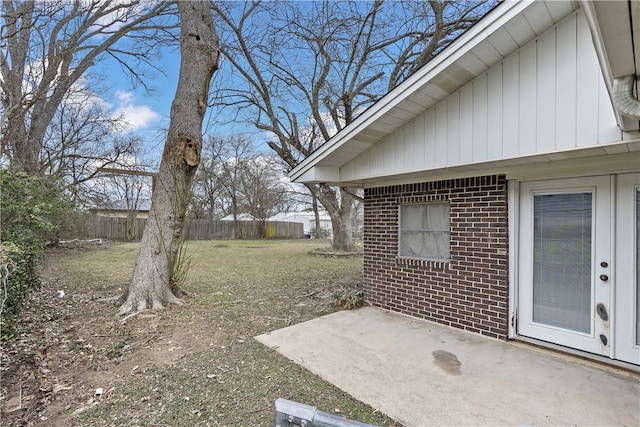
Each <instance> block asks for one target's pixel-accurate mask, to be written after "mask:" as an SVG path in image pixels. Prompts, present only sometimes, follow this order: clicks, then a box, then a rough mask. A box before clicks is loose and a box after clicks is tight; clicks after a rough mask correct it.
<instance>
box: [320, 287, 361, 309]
mask: <svg viewBox="0 0 640 427" xmlns="http://www.w3.org/2000/svg"><path fill="white" fill-rule="evenodd" d="M326 298H327V304H329V305H330V306H331V307H334V308H337V309H340V310H353V309H354V308H358V307H360V306H362V305H363V304H364V294H363V292H362V290H360V289H356V288H338V289H335V290H333V291H331V292H329V293H328V294H327V296H326Z"/></svg>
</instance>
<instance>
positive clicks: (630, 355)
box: [614, 173, 640, 365]
mask: <svg viewBox="0 0 640 427" xmlns="http://www.w3.org/2000/svg"><path fill="white" fill-rule="evenodd" d="M616 187H617V188H616V202H617V203H616V223H617V233H616V260H615V266H616V293H615V295H616V297H615V301H616V304H615V307H616V316H615V319H614V320H615V323H614V328H615V348H614V350H615V353H614V357H615V358H616V359H619V360H623V361H625V362H629V363H634V364H636V365H640V314H639V311H640V270H639V269H640V267H639V265H640V173H634V174H625V175H619V176H618V177H617V180H616Z"/></svg>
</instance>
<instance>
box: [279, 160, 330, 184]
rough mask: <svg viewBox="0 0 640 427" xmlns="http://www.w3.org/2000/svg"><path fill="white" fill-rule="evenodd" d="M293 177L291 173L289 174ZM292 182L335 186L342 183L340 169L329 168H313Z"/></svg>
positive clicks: (297, 176) (292, 178)
mask: <svg viewBox="0 0 640 427" xmlns="http://www.w3.org/2000/svg"><path fill="white" fill-rule="evenodd" d="M289 176H291V173H290V174H289ZM291 180H292V181H294V182H300V183H304V182H306V183H315V184H335V183H339V182H340V169H339V168H337V167H329V166H318V165H316V166H312V167H310V168H307V169H306V170H304V171H303V172H301V173H300V174H299V175H296V177H295V178H294V177H292V176H291Z"/></svg>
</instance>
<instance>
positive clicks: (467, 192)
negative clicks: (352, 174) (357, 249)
mask: <svg viewBox="0 0 640 427" xmlns="http://www.w3.org/2000/svg"><path fill="white" fill-rule="evenodd" d="M429 201H449V203H450V207H451V225H450V231H451V260H450V261H449V262H442V261H426V260H418V259H406V258H399V257H398V206H399V205H400V204H404V203H425V202H429ZM507 225H508V221H507V183H506V180H505V177H504V176H483V177H476V178H464V179H452V180H446V181H437V182H424V183H417V184H407V185H396V186H389V187H379V188H368V189H366V190H365V207H364V288H365V295H366V299H367V301H368V302H369V303H370V304H372V305H374V306H377V307H382V308H385V309H389V310H393V311H397V312H400V313H404V314H408V315H411V316H415V317H419V318H423V319H427V320H431V321H435V322H438V323H441V324H444V325H448V326H453V327H457V328H460V329H465V330H467V331H472V332H476V333H480V334H482V335H487V336H491V337H495V338H500V339H506V337H507V330H508V327H507V325H508V314H507V311H508V289H509V285H508V229H507Z"/></svg>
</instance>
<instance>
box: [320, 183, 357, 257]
mask: <svg viewBox="0 0 640 427" xmlns="http://www.w3.org/2000/svg"><path fill="white" fill-rule="evenodd" d="M318 190H319V191H318V195H317V197H318V200H320V202H321V203H322V206H324V207H325V209H326V210H327V213H328V214H329V216H330V217H331V228H332V229H333V241H332V248H333V250H334V251H347V252H353V251H355V250H356V246H355V244H354V243H353V233H352V232H351V215H352V212H353V198H352V196H351V195H350V194H349V192H348V191H346V190H345V189H343V188H340V199H338V194H337V193H336V192H335V191H334V190H333V188H331V187H330V186H328V185H326V184H320V185H319V188H318Z"/></svg>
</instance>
